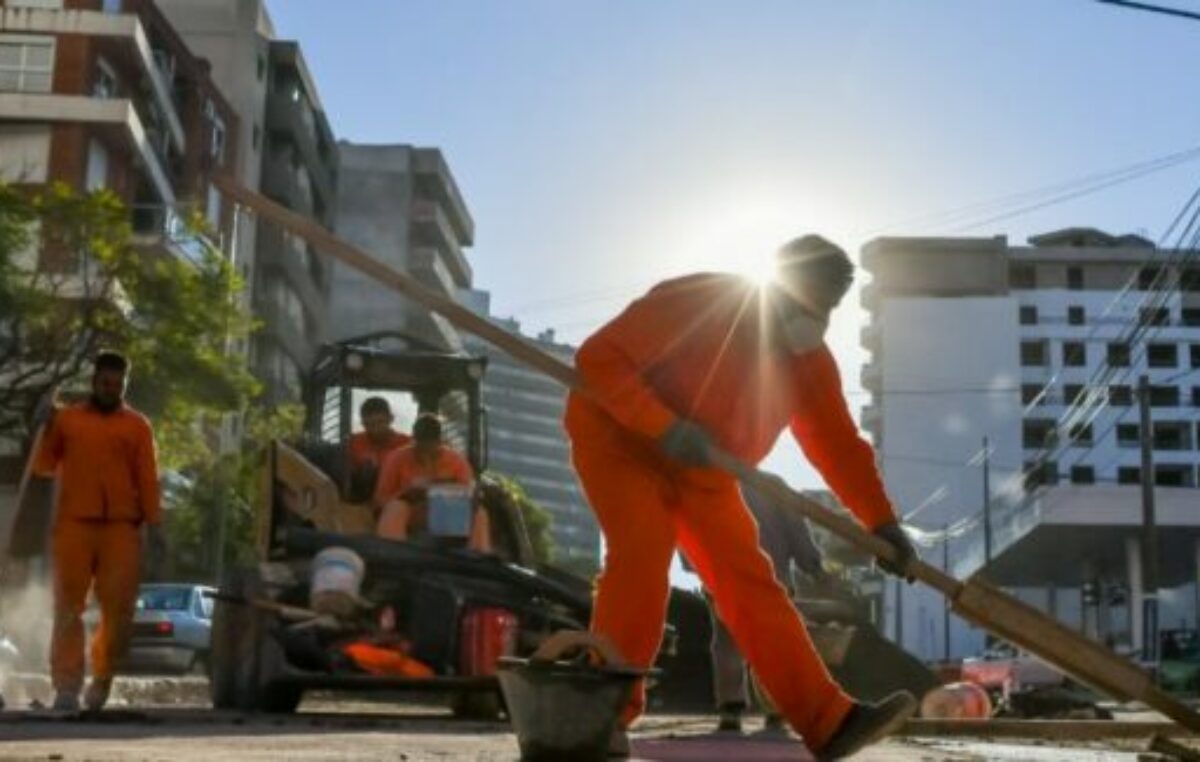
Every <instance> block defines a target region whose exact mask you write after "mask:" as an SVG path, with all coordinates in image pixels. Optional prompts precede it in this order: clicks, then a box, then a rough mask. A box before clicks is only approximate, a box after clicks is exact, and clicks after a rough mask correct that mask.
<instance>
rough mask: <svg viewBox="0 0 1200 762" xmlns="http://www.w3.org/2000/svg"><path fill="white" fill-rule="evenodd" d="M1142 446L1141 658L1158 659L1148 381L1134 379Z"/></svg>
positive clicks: (1156, 548) (1156, 554) (1156, 541)
mask: <svg viewBox="0 0 1200 762" xmlns="http://www.w3.org/2000/svg"><path fill="white" fill-rule="evenodd" d="M1138 413H1139V414H1140V428H1141V443H1142V595H1143V597H1142V658H1143V659H1144V660H1145V661H1148V662H1154V661H1157V659H1158V526H1157V523H1156V518H1155V515H1154V429H1153V423H1152V422H1151V420H1150V377H1149V376H1147V375H1146V374H1142V376H1141V378H1140V379H1138Z"/></svg>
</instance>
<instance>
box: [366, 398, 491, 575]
mask: <svg viewBox="0 0 1200 762" xmlns="http://www.w3.org/2000/svg"><path fill="white" fill-rule="evenodd" d="M439 485H442V486H446V485H457V486H458V487H460V488H461V489H459V490H444V489H439ZM474 486H475V478H474V474H473V473H472V471H471V464H470V463H468V462H467V459H466V458H464V457H463V456H462V455H461V454H459V453H458V452H455V450H454V448H452V447H450V446H448V445H446V444H445V443H443V442H442V421H441V419H440V418H439V417H438V416H437V415H435V414H433V413H422V414H421V415H419V416H417V421H416V423H414V424H413V443H412V444H411V445H408V446H406V447H401V448H400V449H398V450H394V451H392V452H391V453H389V454H388V456H387V457H386V458H384V461H383V466H382V468H381V469H380V473H379V483H378V484H377V485H376V488H375V504H376V506H377V507H378V508H379V511H380V514H379V522H378V524H377V525H376V534H378V535H379V536H380V537H383V538H384V539H388V540H407V539H408V538H409V537H411V536H413V535H416V534H424V533H427V532H429V530H430V528H431V525H433V524H437V523H439V522H438V519H439V518H441V517H439V516H435V515H431V511H437V510H446V511H450V510H453V509H454V508H455V507H456V504H465V507H464V508H463V510H466V511H469V526H468V527H467V528H466V536H467V547H469V548H471V549H472V550H478V551H481V552H485V553H486V552H490V551H491V524H490V522H489V520H488V515H487V511H486V510H484V509H483V507H482V506H480V505H478V504H477V503H476V502H475V500H474ZM431 497H438V498H439V499H438V500H432V499H431ZM442 498H444V499H442Z"/></svg>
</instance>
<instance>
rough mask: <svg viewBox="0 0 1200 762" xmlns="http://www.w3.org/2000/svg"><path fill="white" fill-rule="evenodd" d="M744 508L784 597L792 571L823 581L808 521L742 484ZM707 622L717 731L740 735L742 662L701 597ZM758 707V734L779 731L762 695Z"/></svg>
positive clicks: (745, 698) (778, 719)
mask: <svg viewBox="0 0 1200 762" xmlns="http://www.w3.org/2000/svg"><path fill="white" fill-rule="evenodd" d="M742 497H743V498H744V499H745V501H746V507H747V508H749V509H750V514H751V515H752V516H753V517H754V521H755V523H756V524H757V525H758V537H759V546H760V547H761V548H762V549H763V552H764V553H766V554H767V558H769V559H771V565H772V566H773V567H774V569H775V579H777V580H778V581H779V584H781V585H783V587H784V589H785V590H786V591H787V593H788V598H789V599H794V598H795V590H794V589H793V587H794V585H793V579H794V578H793V570H798V571H799V572H800V573H802V574H805V575H808V576H809V577H810V578H812V579H814V580H823V579H826V577H825V571H824V569H823V568H822V566H821V551H820V550H818V549H817V544H816V543H815V542H813V538H812V532H811V531H810V530H809V528H808V522H807V521H806V520H805V519H804V517H803V516H801V515H800V514H798V513H792V512H789V511H787V510H786V509H785V508H783V507H782V506H780V505H778V504H777V503H775V502H773V501H771V500H770V499H769V498H767V497H765V496H763V495H761V494H759V493H758V492H755V491H754V490H753V489H751V488H750V487H747V486H745V485H743V486H742ZM705 600H706V601H707V602H708V611H709V615H710V617H711V620H712V642H711V644H710V653H711V655H712V665H713V692H714V693H715V695H716V700H717V712H718V714H719V716H720V717H719V721H718V725H717V730H719V731H725V732H733V733H740V732H741V731H742V713H743V712H745V710H746V707H747V706H748V705H749V703H750V700H749V699H750V697H749V691H748V690H747V685H746V683H747V681H746V677H747V675H746V672H747V669H746V658H745V657H744V656H742V652H741V651H739V650H738V647H737V643H735V642H734V640H733V635H732V634H731V633H730V632H729V628H728V627H726V626H725V623H724V622H722V621H721V618H720V617H719V616H718V615H717V611H716V606H715V605H714V604H713V600H712V597H711V596H709V595H706V596H705ZM760 698H761V699H762V703H763V704H764V706H763V715H764V716H763V730H765V731H769V732H774V731H780V730H782V729H783V723H784V720H783V716H782V715H781V714H779V710H778V709H777V708H776V707H775V705H774V704H773V703H772V702H771V701H770V698H769V697H768V696H760Z"/></svg>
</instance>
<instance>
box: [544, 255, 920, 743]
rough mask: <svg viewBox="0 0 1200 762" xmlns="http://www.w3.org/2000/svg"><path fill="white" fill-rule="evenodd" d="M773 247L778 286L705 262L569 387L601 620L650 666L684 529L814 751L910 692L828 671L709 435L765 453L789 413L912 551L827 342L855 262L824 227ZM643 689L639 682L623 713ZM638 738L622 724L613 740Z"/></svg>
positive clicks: (856, 505)
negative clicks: (886, 691) (866, 697)
mask: <svg viewBox="0 0 1200 762" xmlns="http://www.w3.org/2000/svg"><path fill="white" fill-rule="evenodd" d="M777 264H778V274H777V275H778V277H777V278H776V280H775V282H773V283H772V284H770V285H768V286H761V287H760V286H758V285H756V284H753V283H751V282H750V281H748V280H746V279H744V278H741V277H738V276H734V275H727V274H715V273H703V274H698V275H692V276H687V277H683V278H678V279H675V280H671V281H667V282H664V283H661V284H659V285H658V286H656V287H654V288H653V289H651V290H650V291H649V292H648V293H647V294H646V295H645V296H643V297H642V298H640V299H638V300H636V301H635V302H633V303H632V304H631V305H629V307H627V308H626V309H625V311H624V312H622V313H621V314H620V315H618V316H617V317H616V318H614V319H613V320H612V321H611V322H609V323H608V324H607V325H605V326H604V327H602V328H601V329H600V330H599V331H597V332H596V333H595V334H593V335H592V336H591V337H590V338H588V339H587V340H586V341H585V342H584V343H583V345H582V346H581V347H580V349H579V352H578V354H577V355H576V367H577V368H578V371H579V373H580V375H581V377H582V381H583V387H584V391H582V392H573V393H572V394H571V396H570V400H569V403H568V406H567V413H566V427H567V431H568V433H569V435H570V438H571V448H572V460H573V462H574V465H575V467H576V470H577V472H578V474H579V477H580V481H581V482H582V484H583V487H584V491H585V492H586V494H587V497H588V500H589V502H590V504H591V506H592V509H593V511H594V512H595V513H596V516H597V519H598V521H599V523H600V527H601V529H602V531H603V532H604V538H605V546H606V554H605V561H604V569H603V572H602V573H601V575H600V578H599V580H598V584H597V593H596V601H595V605H594V607H593V612H592V630H593V631H594V632H596V633H598V634H600V635H603V636H605V637H607V638H608V639H609V640H611V641H612V642H613V644H614V645H615V646H616V647H617V649H618V650H619V651H620V652H621V654H622V655H623V656H624V658H625V659H626V660H627V661H628V662H629V663H630V664H632V665H634V666H637V667H649V666H650V665H651V664H652V663H653V661H654V658H655V655H656V653H657V651H658V648H659V645H660V642H661V640H662V634H663V622H664V620H665V616H666V610H667V598H668V592H669V586H668V568H669V566H670V563H671V558H672V555H673V554H674V552H675V550H676V548H677V547H678V548H679V549H680V550H682V551H683V553H684V555H685V556H686V557H687V558H688V559H689V560H690V562H691V565H692V566H693V567H694V568H695V569H696V572H697V573H698V574H699V576H700V578H701V580H702V581H703V583H704V586H705V588H706V589H707V590H708V591H709V592H710V594H711V595H712V597H713V601H714V603H715V605H716V608H717V611H718V613H719V616H720V618H721V620H722V621H723V622H724V623H725V624H726V626H727V627H728V628H729V631H730V633H731V634H732V635H733V638H734V640H735V641H736V642H737V645H738V647H739V649H740V650H741V651H742V653H743V654H744V655H745V656H746V659H747V661H748V662H749V664H750V666H751V667H752V668H753V670H754V672H755V673H756V674H757V675H758V676H759V677H760V679H761V683H762V686H763V688H764V689H765V690H766V692H767V693H768V694H769V695H770V697H771V699H772V700H773V702H774V704H775V705H776V707H778V709H779V712H780V713H781V714H782V715H783V716H784V717H785V718H786V719H787V720H788V722H789V723H790V724H791V725H792V727H793V728H794V729H795V730H796V732H798V733H799V734H800V735H801V736H803V738H804V742H805V744H806V745H807V746H808V747H809V749H811V750H812V751H813V752H814V753H815V754H816V755H817V756H818V758H819V759H835V758H840V757H843V756H847V755H849V754H851V753H853V752H854V751H855V750H857V749H860V748H862V747H863V746H866V745H867V744H870V743H873V742H874V741H876V740H878V739H879V738H881V737H883V736H884V735H886V734H888V733H889V732H891V731H893V730H894V729H895V728H896V727H898V726H899V724H900V723H901V722H902V721H903V720H904V719H905V718H906V717H908V716H909V715H910V714H911V713H912V711H913V709H914V708H915V700H914V699H913V697H912V696H911V695H909V694H907V693H898V694H895V695H893V696H890V697H888V698H886V699H884V700H883V701H881V702H878V703H876V704H862V703H857V702H855V701H854V700H853V699H851V698H850V697H849V696H847V695H846V694H845V693H844V692H843V691H842V690H841V688H840V687H839V686H838V685H837V684H836V683H835V682H834V681H833V679H832V678H831V677H830V675H829V673H828V671H827V670H826V669H825V666H824V665H823V664H822V663H821V661H820V659H819V658H818V656H817V653H816V651H815V649H814V648H813V644H812V641H811V640H810V639H809V636H808V633H807V631H806V630H805V627H804V623H803V622H802V621H801V619H800V616H799V615H798V614H797V613H796V611H795V609H794V608H793V607H792V605H791V602H790V601H789V600H788V596H787V593H786V592H785V591H784V589H783V587H782V586H781V585H780V584H779V583H778V582H777V581H776V579H775V574H774V572H773V570H772V567H771V563H770V561H769V560H768V559H767V557H766V556H765V555H764V554H763V553H762V551H761V550H760V549H759V544H758V531H757V527H756V525H755V523H754V520H753V518H752V517H751V515H750V513H749V512H748V511H747V509H746V506H745V504H744V503H743V501H742V497H741V495H740V493H739V491H738V485H737V482H736V481H735V479H734V477H733V476H731V475H730V474H727V473H725V472H723V471H721V470H718V469H716V468H714V467H712V465H711V453H712V452H713V451H714V449H716V448H720V449H721V450H724V451H725V452H728V453H730V454H731V455H733V456H735V457H737V458H740V459H741V460H743V461H745V462H747V463H751V464H754V463H758V462H759V461H760V460H762V458H763V457H765V456H766V454H767V453H768V451H769V450H770V449H771V448H772V446H773V445H774V443H775V441H776V439H777V438H778V436H779V434H780V433H781V432H782V431H783V429H784V428H789V427H790V429H791V431H792V434H793V436H794V437H795V438H796V440H797V442H798V443H799V444H800V447H801V449H802V450H803V451H804V454H805V456H806V457H807V458H808V460H809V461H810V462H811V463H812V464H813V466H815V467H816V469H817V470H818V471H819V472H820V473H821V475H822V476H823V477H824V479H825V481H826V482H827V483H828V484H829V486H830V487H831V488H832V490H833V491H834V492H835V493H836V494H837V496H838V498H839V499H840V500H841V502H842V503H843V504H845V505H846V506H847V507H848V508H849V509H850V510H851V511H852V512H853V513H854V515H855V517H857V519H858V520H859V521H860V522H861V523H862V524H863V525H864V526H865V527H866V528H867V529H869V530H871V531H873V532H875V533H876V534H877V535H878V536H879V537H881V538H882V539H884V540H886V541H887V542H888V543H890V544H891V545H892V546H893V547H894V548H895V549H896V551H897V559H898V563H897V564H896V565H894V566H892V567H891V568H890V569H889V571H893V572H896V573H903V570H904V568H905V566H906V564H907V562H908V560H909V559H911V558H912V557H913V555H914V553H913V549H912V546H911V544H910V543H909V541H908V539H907V537H906V536H905V534H904V532H903V531H902V530H901V529H900V526H899V524H898V523H897V521H896V517H895V512H894V511H893V508H892V505H891V502H890V500H889V499H888V497H887V494H886V492H885V491H884V487H883V483H882V481H881V479H880V476H879V473H878V470H877V469H876V466H875V457H874V452H873V450H872V448H871V447H870V445H868V444H867V443H866V442H865V441H864V440H863V439H862V437H861V436H860V435H859V433H858V429H857V427H856V426H855V424H854V421H853V419H852V418H851V416H850V412H849V410H848V408H847V404H846V400H845V398H844V396H843V394H842V386H841V379H840V376H839V374H838V369H837V365H836V363H835V361H834V359H833V355H832V354H831V353H830V351H829V348H828V347H827V346H826V345H825V343H824V336H825V331H826V329H827V327H828V324H829V317H830V313H831V312H832V311H833V309H834V308H835V307H836V306H837V304H838V303H839V302H840V301H841V299H842V297H843V296H845V294H846V292H847V291H848V290H849V287H850V284H851V282H852V280H853V272H854V266H853V264H852V263H851V262H850V259H849V258H848V257H847V256H846V253H845V252H844V251H842V250H841V249H840V248H838V247H837V246H835V245H834V244H832V243H830V242H829V241H826V240H825V239H823V238H821V237H819V236H805V237H803V238H800V239H797V240H795V241H792V242H791V243H789V244H787V245H786V246H784V247H783V248H782V249H781V250H780V251H779V253H778V260H777ZM644 706H645V694H644V691H643V690H642V689H641V688H639V689H638V690H636V691H635V692H634V697H633V699H632V701H631V703H630V705H629V707H628V708H627V710H626V711H625V713H624V714H623V716H622V721H621V728H622V729H624V728H626V727H628V726H629V724H630V723H631V722H632V721H633V720H634V719H636V718H637V716H638V715H639V714H640V713H641V711H642V709H643V708H644ZM626 747H627V741H626V739H625V737H624V734H623V733H621V732H619V733H618V734H617V735H615V736H614V738H613V743H612V748H611V750H610V751H611V752H612V753H613V754H620V753H622V752H623V751H624V748H626Z"/></svg>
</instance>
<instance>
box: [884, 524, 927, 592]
mask: <svg viewBox="0 0 1200 762" xmlns="http://www.w3.org/2000/svg"><path fill="white" fill-rule="evenodd" d="M875 536H876V537H878V538H879V539H881V540H883V541H884V542H886V543H887V544H889V545H891V546H892V547H893V548H895V549H896V560H895V561H884V560H883V559H882V558H877V559H875V565H876V566H878V567H879V568H880V569H883V570H884V571H885V572H887V573H888V574H892V575H895V576H897V577H903V578H904V579H905V580H906V581H908V582H912V581H913V579H914V577H913V576H912V574H910V573H909V572H908V562H909V561H912V560H913V559H915V558H916V557H917V551H916V549H914V548H913V545H912V541H911V540H909V539H908V535H907V534H905V533H904V529H903V528H902V527H901V526H900V523H899V522H897V521H893V522H891V523H888V524H884V525H883V526H881V527H879V528H878V529H876V530H875Z"/></svg>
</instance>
